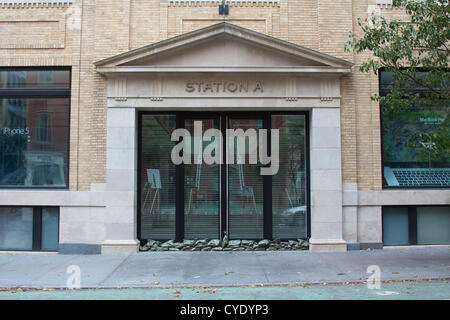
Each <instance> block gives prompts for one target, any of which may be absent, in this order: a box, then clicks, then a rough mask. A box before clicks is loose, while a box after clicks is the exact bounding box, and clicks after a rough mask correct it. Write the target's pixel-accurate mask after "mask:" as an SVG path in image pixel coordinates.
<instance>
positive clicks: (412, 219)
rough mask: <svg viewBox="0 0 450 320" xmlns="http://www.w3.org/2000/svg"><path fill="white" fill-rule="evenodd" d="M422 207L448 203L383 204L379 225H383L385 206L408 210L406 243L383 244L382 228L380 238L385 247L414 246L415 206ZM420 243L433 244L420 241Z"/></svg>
mask: <svg viewBox="0 0 450 320" xmlns="http://www.w3.org/2000/svg"><path fill="white" fill-rule="evenodd" d="M423 207H450V206H448V205H414V206H408V205H406V206H405V205H403V206H402V205H396V206H383V207H382V213H381V226H383V218H384V209H385V208H406V209H407V210H408V244H384V231H383V230H382V234H381V239H382V241H383V245H385V246H387V247H395V246H414V245H417V208H423ZM420 245H424V246H426V245H434V244H427V243H421V244H420Z"/></svg>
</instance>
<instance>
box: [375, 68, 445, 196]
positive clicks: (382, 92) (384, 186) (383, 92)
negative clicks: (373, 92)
mask: <svg viewBox="0 0 450 320" xmlns="http://www.w3.org/2000/svg"><path fill="white" fill-rule="evenodd" d="M418 71H419V72H426V70H425V69H419V70H418ZM449 71H450V69H447V72H449ZM382 72H387V70H386V68H380V69H379V70H378V88H379V90H378V91H379V95H380V96H386V95H387V94H389V93H390V91H391V90H390V89H386V88H384V86H382V84H381V73H382ZM409 91H410V92H411V93H421V92H422V90H421V89H420V88H418V89H415V90H409ZM382 108H383V106H382V105H381V104H380V106H379V109H378V111H379V117H380V152H381V187H382V189H386V190H389V189H391V190H415V189H416V190H417V189H450V185H448V186H440V185H421V186H389V185H387V184H385V183H384V166H385V161H384V146H383V111H382Z"/></svg>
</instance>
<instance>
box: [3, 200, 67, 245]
mask: <svg viewBox="0 0 450 320" xmlns="http://www.w3.org/2000/svg"><path fill="white" fill-rule="evenodd" d="M58 243H59V208H57V207H0V250H26V251H31V250H33V251H57V250H58Z"/></svg>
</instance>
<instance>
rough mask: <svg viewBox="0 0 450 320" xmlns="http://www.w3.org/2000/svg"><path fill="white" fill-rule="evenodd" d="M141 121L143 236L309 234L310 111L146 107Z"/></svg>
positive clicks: (140, 227)
mask: <svg viewBox="0 0 450 320" xmlns="http://www.w3.org/2000/svg"><path fill="white" fill-rule="evenodd" d="M139 128H140V130H139V180H140V181H139V188H140V190H139V213H140V217H139V225H138V236H139V238H140V239H156V240H168V239H175V240H177V241H180V240H182V239H218V238H222V237H223V236H224V235H225V234H228V236H229V238H230V239H263V238H267V239H272V238H280V239H298V238H306V237H307V230H308V228H307V225H308V212H309V210H308V192H307V190H308V179H307V174H306V169H307V152H306V150H307V140H308V139H307V119H306V114H304V113H295V114H294V113H286V114H278V113H261V114H259V113H256V114H254V115H253V114H242V113H221V114H217V113H214V114H208V113H202V114H200V113H198V114H197V113H182V112H178V113H174V114H163V113H142V114H140V117H139ZM176 129H184V131H183V132H184V133H183V137H180V136H179V135H178V136H177V135H175V136H173V132H174V130H176ZM264 129H265V130H266V131H265V132H266V136H264V133H263V132H264ZM272 129H275V130H277V133H278V134H277V136H272V132H273V130H272ZM239 134H243V136H242V138H238V137H237V136H238V135H239ZM174 138H175V139H174ZM275 138H277V139H275ZM172 139H173V140H175V141H172ZM240 139H241V140H240ZM263 141H266V142H267V144H266V147H265V148H263ZM181 142H183V143H184V144H183V148H182V149H181V151H180V149H179V148H177V146H180V143H181ZM263 149H264V150H263ZM174 150H175V151H174ZM275 151H276V153H277V156H275ZM174 156H179V157H180V159H183V161H182V162H181V163H179V162H180V161H177V160H176V159H175V161H174ZM262 156H268V157H271V162H269V163H268V162H267V159H266V161H262ZM275 161H277V169H278V170H277V171H276V172H275V173H274V174H273V175H262V174H261V173H262V169H263V168H267V167H270V166H274V162H275Z"/></svg>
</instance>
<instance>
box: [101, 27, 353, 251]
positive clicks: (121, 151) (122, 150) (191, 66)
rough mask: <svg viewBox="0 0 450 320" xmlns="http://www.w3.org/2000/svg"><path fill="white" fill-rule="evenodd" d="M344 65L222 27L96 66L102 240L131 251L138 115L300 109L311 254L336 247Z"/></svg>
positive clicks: (134, 244)
mask: <svg viewBox="0 0 450 320" xmlns="http://www.w3.org/2000/svg"><path fill="white" fill-rule="evenodd" d="M351 66H352V64H351V63H349V62H347V61H344V60H341V59H338V58H335V57H332V56H329V55H326V54H322V53H319V52H316V51H313V50H310V49H307V48H304V47H301V46H298V45H295V44H292V43H289V42H286V41H283V40H280V39H277V38H273V37H270V36H267V35H263V34H260V33H257V32H254V31H251V30H248V29H245V28H242V27H238V26H235V25H232V24H229V23H226V22H224V23H219V24H216V25H213V26H210V27H206V28H203V29H200V30H197V31H193V32H189V33H186V34H183V35H181V36H178V37H174V38H170V39H167V40H164V41H161V42H158V43H155V44H152V45H148V46H145V47H142V48H139V49H135V50H132V51H129V52H126V53H123V54H119V55H117V56H114V57H111V58H108V59H104V60H102V61H99V62H97V63H96V68H97V71H98V72H100V73H101V74H103V75H104V76H106V78H107V99H108V100H107V101H108V106H107V107H108V117H107V181H106V214H105V229H106V239H107V240H106V241H105V242H104V243H103V244H102V252H103V253H111V252H135V251H137V248H138V241H137V240H136V238H137V233H136V231H137V212H136V211H137V209H136V208H137V172H138V169H137V147H136V145H137V141H138V138H137V112H139V111H144V110H148V111H149V110H152V111H165V110H170V111H188V110H192V111H247V112H248V111H263V110H266V111H267V110H271V111H273V110H301V111H308V112H309V113H310V124H309V125H310V137H309V139H310V150H309V152H310V172H309V174H310V186H311V187H310V199H311V203H310V206H311V239H310V250H311V251H345V250H347V245H346V242H345V241H344V240H343V220H342V177H341V172H342V171H341V130H340V104H341V95H340V77H341V76H343V75H345V74H347V73H349V72H350V70H351Z"/></svg>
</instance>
